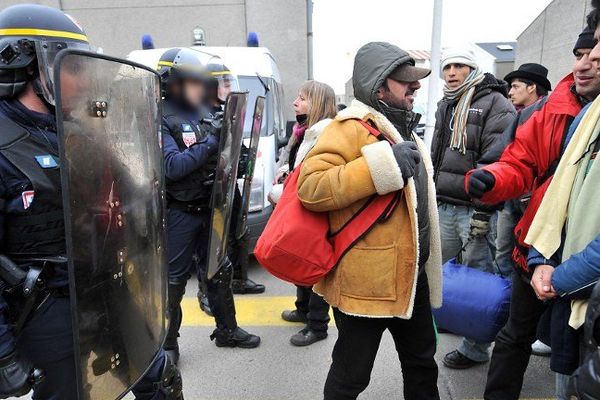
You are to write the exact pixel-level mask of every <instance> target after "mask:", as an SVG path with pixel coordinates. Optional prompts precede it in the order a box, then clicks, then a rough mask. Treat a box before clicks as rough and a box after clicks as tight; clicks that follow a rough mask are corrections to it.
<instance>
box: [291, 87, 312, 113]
mask: <svg viewBox="0 0 600 400" xmlns="http://www.w3.org/2000/svg"><path fill="white" fill-rule="evenodd" d="M292 105H293V106H294V112H295V113H296V115H306V114H308V107H309V104H308V98H307V97H306V95H305V94H304V93H302V92H298V97H296V100H294V103H292Z"/></svg>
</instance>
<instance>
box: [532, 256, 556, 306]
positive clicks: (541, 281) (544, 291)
mask: <svg viewBox="0 0 600 400" xmlns="http://www.w3.org/2000/svg"><path fill="white" fill-rule="evenodd" d="M552 274H554V267H553V266H551V265H538V266H537V267H535V271H534V272H533V277H532V278H531V287H533V290H534V291H535V294H536V296H537V298H538V299H540V300H542V301H544V300H550V299H553V298H554V297H556V296H557V295H558V294H557V293H556V290H554V288H553V287H552Z"/></svg>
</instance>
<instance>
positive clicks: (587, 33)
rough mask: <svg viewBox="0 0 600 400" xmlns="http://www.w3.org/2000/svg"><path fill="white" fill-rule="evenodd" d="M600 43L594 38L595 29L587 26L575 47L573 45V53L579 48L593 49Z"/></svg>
mask: <svg viewBox="0 0 600 400" xmlns="http://www.w3.org/2000/svg"><path fill="white" fill-rule="evenodd" d="M596 43H598V42H597V41H596V40H595V39H594V30H592V29H590V28H585V29H584V30H583V32H581V33H580V34H579V37H578V38H577V42H575V47H573V54H575V52H576V51H577V50H579V49H593V48H594V46H596Z"/></svg>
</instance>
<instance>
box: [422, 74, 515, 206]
mask: <svg viewBox="0 0 600 400" xmlns="http://www.w3.org/2000/svg"><path fill="white" fill-rule="evenodd" d="M506 96H507V85H506V82H504V81H501V80H498V79H496V77H494V76H493V75H492V74H485V78H484V80H483V82H481V83H480V84H479V85H477V87H476V88H475V94H474V96H473V101H472V102H471V107H470V109H469V117H468V120H467V152H466V154H462V153H460V152H459V151H457V150H452V149H450V138H451V136H452V131H451V129H450V128H451V124H452V122H453V121H454V119H453V118H452V116H453V113H454V108H455V106H456V103H457V101H452V102H449V101H447V100H445V99H442V100H441V101H440V102H439V103H438V109H437V112H436V114H435V120H436V123H435V133H434V136H433V143H432V145H431V157H432V159H433V167H434V168H435V176H434V181H435V187H436V190H437V199H438V201H442V202H445V203H450V204H456V205H464V206H475V207H476V208H478V209H483V210H490V209H493V207H490V206H485V205H483V203H481V202H479V201H476V200H472V199H471V198H470V197H469V195H468V194H467V192H466V191H465V184H464V182H465V175H466V174H467V172H469V171H470V170H471V169H473V168H478V167H480V166H483V165H487V164H490V163H493V162H495V161H497V160H498V159H499V158H500V155H501V153H502V150H503V148H502V146H501V143H502V142H503V139H502V133H503V132H504V130H505V129H506V128H508V127H509V126H510V124H511V123H512V122H513V120H514V118H515V116H516V115H517V112H516V111H515V108H514V107H513V105H512V104H511V102H510V101H509V100H508V99H507V98H506Z"/></svg>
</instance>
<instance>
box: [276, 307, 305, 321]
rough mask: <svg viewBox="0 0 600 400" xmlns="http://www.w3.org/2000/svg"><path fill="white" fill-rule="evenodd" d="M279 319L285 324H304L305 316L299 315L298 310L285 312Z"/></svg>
mask: <svg viewBox="0 0 600 400" xmlns="http://www.w3.org/2000/svg"><path fill="white" fill-rule="evenodd" d="M281 318H283V320H284V321H287V322H302V323H304V324H305V323H306V322H307V319H306V314H303V313H301V312H300V311H298V310H285V311H284V312H282V313H281Z"/></svg>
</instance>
